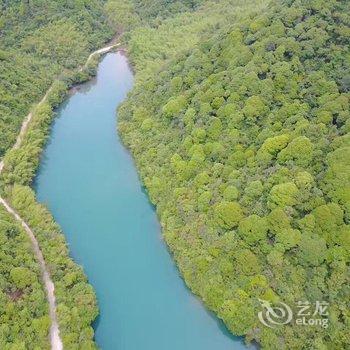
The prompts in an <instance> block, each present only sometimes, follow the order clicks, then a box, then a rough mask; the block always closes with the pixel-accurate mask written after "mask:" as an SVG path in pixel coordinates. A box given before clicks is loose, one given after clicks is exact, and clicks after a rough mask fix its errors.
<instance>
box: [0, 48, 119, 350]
mask: <svg viewBox="0 0 350 350" xmlns="http://www.w3.org/2000/svg"><path fill="white" fill-rule="evenodd" d="M119 45H120V44H119V43H118V44H114V45H110V46H106V47H103V48H102V49H99V50H96V51H94V52H93V53H92V54H91V55H90V56H89V57H88V59H87V61H86V63H85V65H84V66H83V67H81V68H80V70H82V69H83V68H84V67H86V66H87V64H88V63H89V61H90V60H91V58H92V57H93V56H94V55H97V54H103V53H106V52H108V51H110V50H112V49H113V48H114V47H117V46H119ZM50 91H51V87H50V89H49V90H47V92H46V94H45V96H44V97H43V98H42V99H41V101H40V102H39V103H38V106H39V105H41V104H42V103H44V102H45V101H46V99H47V96H48V94H49V92H50ZM32 118H33V112H30V113H29V114H28V115H27V116H26V117H25V119H24V120H23V123H22V126H21V130H20V132H19V134H18V136H17V139H16V143H15V144H14V145H13V147H12V149H18V148H19V147H20V146H21V144H22V141H23V137H24V135H25V133H26V131H27V130H28V126H29V124H30V122H31V120H32ZM3 168H4V161H3V160H1V162H0V175H1V172H2V170H3ZM0 203H1V204H2V205H3V206H4V207H5V209H6V210H7V211H8V212H9V213H10V214H11V215H13V216H14V218H15V219H16V220H17V221H18V222H19V223H20V224H21V225H22V227H23V228H24V230H25V232H26V233H27V235H28V237H29V239H30V241H31V243H32V248H33V252H34V254H35V257H36V259H37V261H38V263H39V266H40V270H41V276H42V281H43V283H44V286H45V290H46V298H47V301H48V303H49V316H50V319H51V327H50V344H51V350H62V349H63V343H62V339H61V337H60V331H59V327H58V321H57V312H56V298H55V286H54V284H53V282H52V279H51V276H50V273H49V270H48V268H47V265H46V263H45V259H44V256H43V253H42V252H41V250H40V246H39V243H38V241H37V239H36V237H35V235H34V233H33V231H32V230H31V229H30V227H29V225H28V224H27V223H26V222H25V221H24V220H23V219H22V218H21V217H20V216H19V214H18V213H17V212H16V211H15V210H14V209H13V208H12V207H11V206H10V205H9V204H8V202H7V201H6V200H5V199H4V198H2V197H1V196H0Z"/></svg>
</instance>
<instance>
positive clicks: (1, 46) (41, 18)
mask: <svg viewBox="0 0 350 350" xmlns="http://www.w3.org/2000/svg"><path fill="white" fill-rule="evenodd" d="M103 11H104V2H103V1H97V0H96V1H94V0H93V1H69V0H67V1H66V0H60V1H59V0H58V1H42V0H29V1H1V2H0V159H1V158H2V157H3V155H4V153H5V151H7V150H8V149H9V148H10V147H11V146H12V145H13V144H14V143H15V139H16V137H17V134H18V132H19V129H20V125H21V123H22V121H23V119H24V118H25V116H26V115H27V114H28V113H29V111H30V110H31V109H32V106H33V105H35V104H36V103H37V102H39V100H41V98H42V97H43V96H44V94H45V93H46V91H47V90H48V88H49V86H51V84H52V83H53V81H54V80H55V79H57V78H58V77H61V78H64V80H65V82H63V81H61V82H58V81H56V83H55V84H54V85H53V88H52V90H51V93H50V94H49V96H48V100H47V103H45V104H43V105H41V106H40V107H39V108H35V111H34V118H33V122H32V123H31V125H30V128H29V132H28V134H27V135H26V137H25V139H24V147H23V148H21V149H19V150H17V151H15V152H10V153H7V155H8V156H7V158H6V159H7V161H8V162H6V163H5V172H7V177H6V175H5V184H6V185H7V189H6V190H7V197H11V198H10V200H11V202H12V205H14V206H16V209H17V210H19V211H20V212H21V215H22V216H23V218H25V220H26V221H27V222H28V223H29V225H30V226H31V227H32V228H33V231H34V233H35V235H36V238H37V240H38V241H39V245H40V248H41V250H42V252H43V255H44V257H45V260H46V264H47V265H48V267H49V270H50V273H51V275H52V278H53V280H54V283H55V293H56V300H57V304H58V305H57V308H58V317H59V323H60V332H61V337H62V339H63V342H64V345H65V348H67V349H73V348H74V349H78V348H81V349H92V348H94V347H95V345H94V342H93V341H92V338H93V330H92V328H91V322H92V321H93V320H94V318H95V317H96V315H97V306H96V298H95V294H94V291H93V290H92V287H91V286H89V285H88V284H87V281H86V277H85V275H84V273H83V271H82V269H81V268H80V267H79V266H77V265H76V264H75V263H74V262H73V261H72V260H71V259H70V258H69V256H68V249H67V247H66V244H65V241H64V239H63V236H62V233H61V232H60V230H59V228H58V226H57V225H56V224H55V223H54V221H53V219H52V217H51V216H50V214H49V213H48V212H47V210H46V209H44V208H43V207H41V206H39V205H38V204H37V203H36V202H35V199H34V195H33V193H32V191H31V190H30V189H29V188H28V187H24V186H22V187H18V184H26V185H28V184H30V183H31V181H32V177H33V175H34V171H35V169H36V166H37V164H38V162H39V156H40V151H41V147H42V146H43V144H44V140H45V136H46V135H47V133H48V129H49V125H50V122H51V120H52V118H53V111H52V109H53V108H54V107H55V106H57V104H58V103H59V102H60V101H62V98H63V97H64V94H65V92H66V90H67V84H69V82H72V79H75V78H74V76H73V75H72V72H73V71H74V70H75V69H76V68H77V67H78V66H79V65H81V64H83V63H85V61H86V59H87V57H88V55H89V54H90V53H91V52H92V51H93V50H95V49H97V48H99V47H100V46H102V45H103V43H104V42H106V41H107V40H109V39H110V38H111V37H112V35H113V29H112V28H111V27H110V26H109V25H108V24H107V21H106V17H105V15H104V12H103ZM84 74H85V75H84ZM78 75H79V77H77V78H84V76H87V75H86V73H84V72H80V73H79V74H78ZM1 183H2V185H4V182H3V179H1ZM15 184H17V185H15ZM9 185H15V186H14V187H12V186H11V187H9ZM1 190H2V191H3V190H4V187H2V189H1ZM0 241H1V252H0V269H1V273H0V348H1V349H5V350H7V349H9V350H10V349H11V350H15V349H16V350H17V349H18V350H19V349H23V350H24V349H48V348H49V347H50V344H49V338H48V332H49V327H50V324H51V322H50V318H49V315H48V304H47V300H46V294H45V292H44V289H43V285H42V280H41V275H40V269H39V266H38V264H37V261H36V259H35V257H34V254H33V251H32V246H31V243H30V241H29V239H28V237H27V236H26V234H25V233H24V231H23V230H22V228H21V227H20V225H19V224H18V223H17V222H16V221H15V220H14V218H13V217H12V216H11V215H9V214H7V213H6V211H5V210H4V208H3V207H2V206H1V208H0Z"/></svg>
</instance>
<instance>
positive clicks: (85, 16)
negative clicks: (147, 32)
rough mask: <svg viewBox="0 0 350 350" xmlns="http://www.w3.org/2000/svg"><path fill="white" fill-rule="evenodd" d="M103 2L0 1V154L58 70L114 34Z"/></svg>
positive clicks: (82, 58) (81, 58)
mask: <svg viewBox="0 0 350 350" xmlns="http://www.w3.org/2000/svg"><path fill="white" fill-rule="evenodd" d="M103 6H104V1H102V0H92V1H84V0H81V1H71V0H53V1H43V0H28V1H20V0H16V1H6V0H1V1H0V82H1V83H0V158H1V157H2V156H3V155H4V152H5V151H6V150H7V149H9V147H10V146H12V145H13V143H14V142H15V139H16V136H17V133H18V131H19V128H20V125H21V123H22V120H23V118H24V117H25V116H26V114H28V112H29V109H30V108H31V106H32V104H33V103H35V102H36V101H39V100H40V99H41V97H42V96H43V95H44V94H45V92H46V90H47V89H48V88H49V86H50V85H51V83H52V81H53V80H54V79H55V78H56V77H57V76H58V75H60V74H61V73H62V72H64V71H67V70H71V69H73V68H76V67H77V66H78V65H79V64H82V63H83V62H85V60H86V58H87V57H88V55H89V53H90V52H91V51H93V48H96V47H98V46H100V45H102V43H104V42H105V41H107V40H108V39H109V38H110V37H111V36H112V34H113V32H112V30H111V28H110V27H109V26H108V25H107V21H106V19H105V15H104V12H103Z"/></svg>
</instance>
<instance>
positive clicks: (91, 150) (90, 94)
mask: <svg viewBox="0 0 350 350" xmlns="http://www.w3.org/2000/svg"><path fill="white" fill-rule="evenodd" d="M132 85H133V75H132V72H131V70H130V68H129V67H128V63H127V60H126V58H125V57H124V56H123V55H122V54H121V53H110V54H108V55H106V56H105V57H104V59H103V60H102V62H101V63H100V65H99V69H98V74H97V79H96V80H94V81H92V82H90V83H88V84H85V85H83V86H82V87H81V88H80V89H79V91H78V92H76V93H75V94H74V95H73V96H71V97H70V98H69V99H68V100H67V101H66V102H65V103H64V104H63V105H62V106H61V108H60V109H59V111H58V117H57V119H56V121H55V123H54V125H53V129H52V133H51V138H50V142H49V143H48V145H47V147H46V150H45V152H44V155H43V158H42V162H41V166H40V169H39V173H38V176H37V179H36V184H35V188H36V192H37V195H38V199H39V200H40V201H41V202H43V203H45V204H46V205H47V206H48V207H49V208H50V210H51V212H52V213H53V215H54V217H55V219H56V220H57V222H58V223H59V224H60V225H61V227H62V229H63V231H64V232H65V235H66V238H67V241H68V243H69V246H70V251H71V255H72V256H73V258H74V259H75V261H77V262H78V263H79V264H81V265H82V266H83V267H84V270H85V272H86V274H87V276H88V278H89V281H90V282H91V284H92V285H93V286H94V288H95V290H96V293H97V298H98V301H99V307H100V316H99V319H98V320H97V322H96V324H95V330H96V341H97V343H98V345H99V346H100V347H101V348H102V349H105V350H226V349H227V350H228V349H230V350H237V349H245V347H244V345H243V344H242V343H241V341H240V340H239V339H237V338H234V337H232V336H230V335H229V333H228V332H227V330H226V329H225V327H224V326H223V324H222V323H221V322H220V321H219V320H218V319H217V318H215V317H214V316H213V315H212V314H210V313H209V312H207V311H206V309H205V308H204V307H203V305H202V304H201V303H200V302H199V301H198V300H197V299H196V297H194V296H193V295H192V294H191V293H190V292H189V290H188V289H187V288H186V286H185V285H184V283H183V281H182V279H181V278H180V277H179V273H178V271H177V269H176V267H175V266H174V263H173V261H172V259H171V257H170V255H169V253H168V251H167V249H166V246H165V244H164V242H163V241H162V238H161V233H160V227H159V224H158V221H157V217H156V214H155V212H154V209H153V208H152V206H151V204H150V203H149V201H148V199H147V195H146V194H145V192H144V191H143V189H142V187H141V183H140V181H139V179H138V176H137V173H136V169H135V167H134V164H133V161H132V158H131V157H130V155H129V154H128V152H127V151H126V150H125V148H124V147H123V145H122V143H121V141H120V139H119V138H118V136H117V134H116V118H115V110H116V107H117V106H118V104H120V103H121V101H122V100H123V99H124V98H125V97H126V94H127V92H128V91H129V90H130V89H131V87H132Z"/></svg>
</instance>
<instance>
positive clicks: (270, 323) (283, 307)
mask: <svg viewBox="0 0 350 350" xmlns="http://www.w3.org/2000/svg"><path fill="white" fill-rule="evenodd" d="M259 301H260V303H261V306H262V307H263V310H262V311H260V312H259V313H258V317H259V320H260V322H261V323H262V324H263V325H265V326H267V327H270V328H273V327H275V326H276V325H283V324H287V323H289V322H290V321H291V320H292V318H293V311H292V309H291V308H290V307H289V306H288V305H287V304H285V303H282V302H281V301H280V302H279V303H278V306H272V305H271V303H270V302H269V301H267V300H261V299H259Z"/></svg>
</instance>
